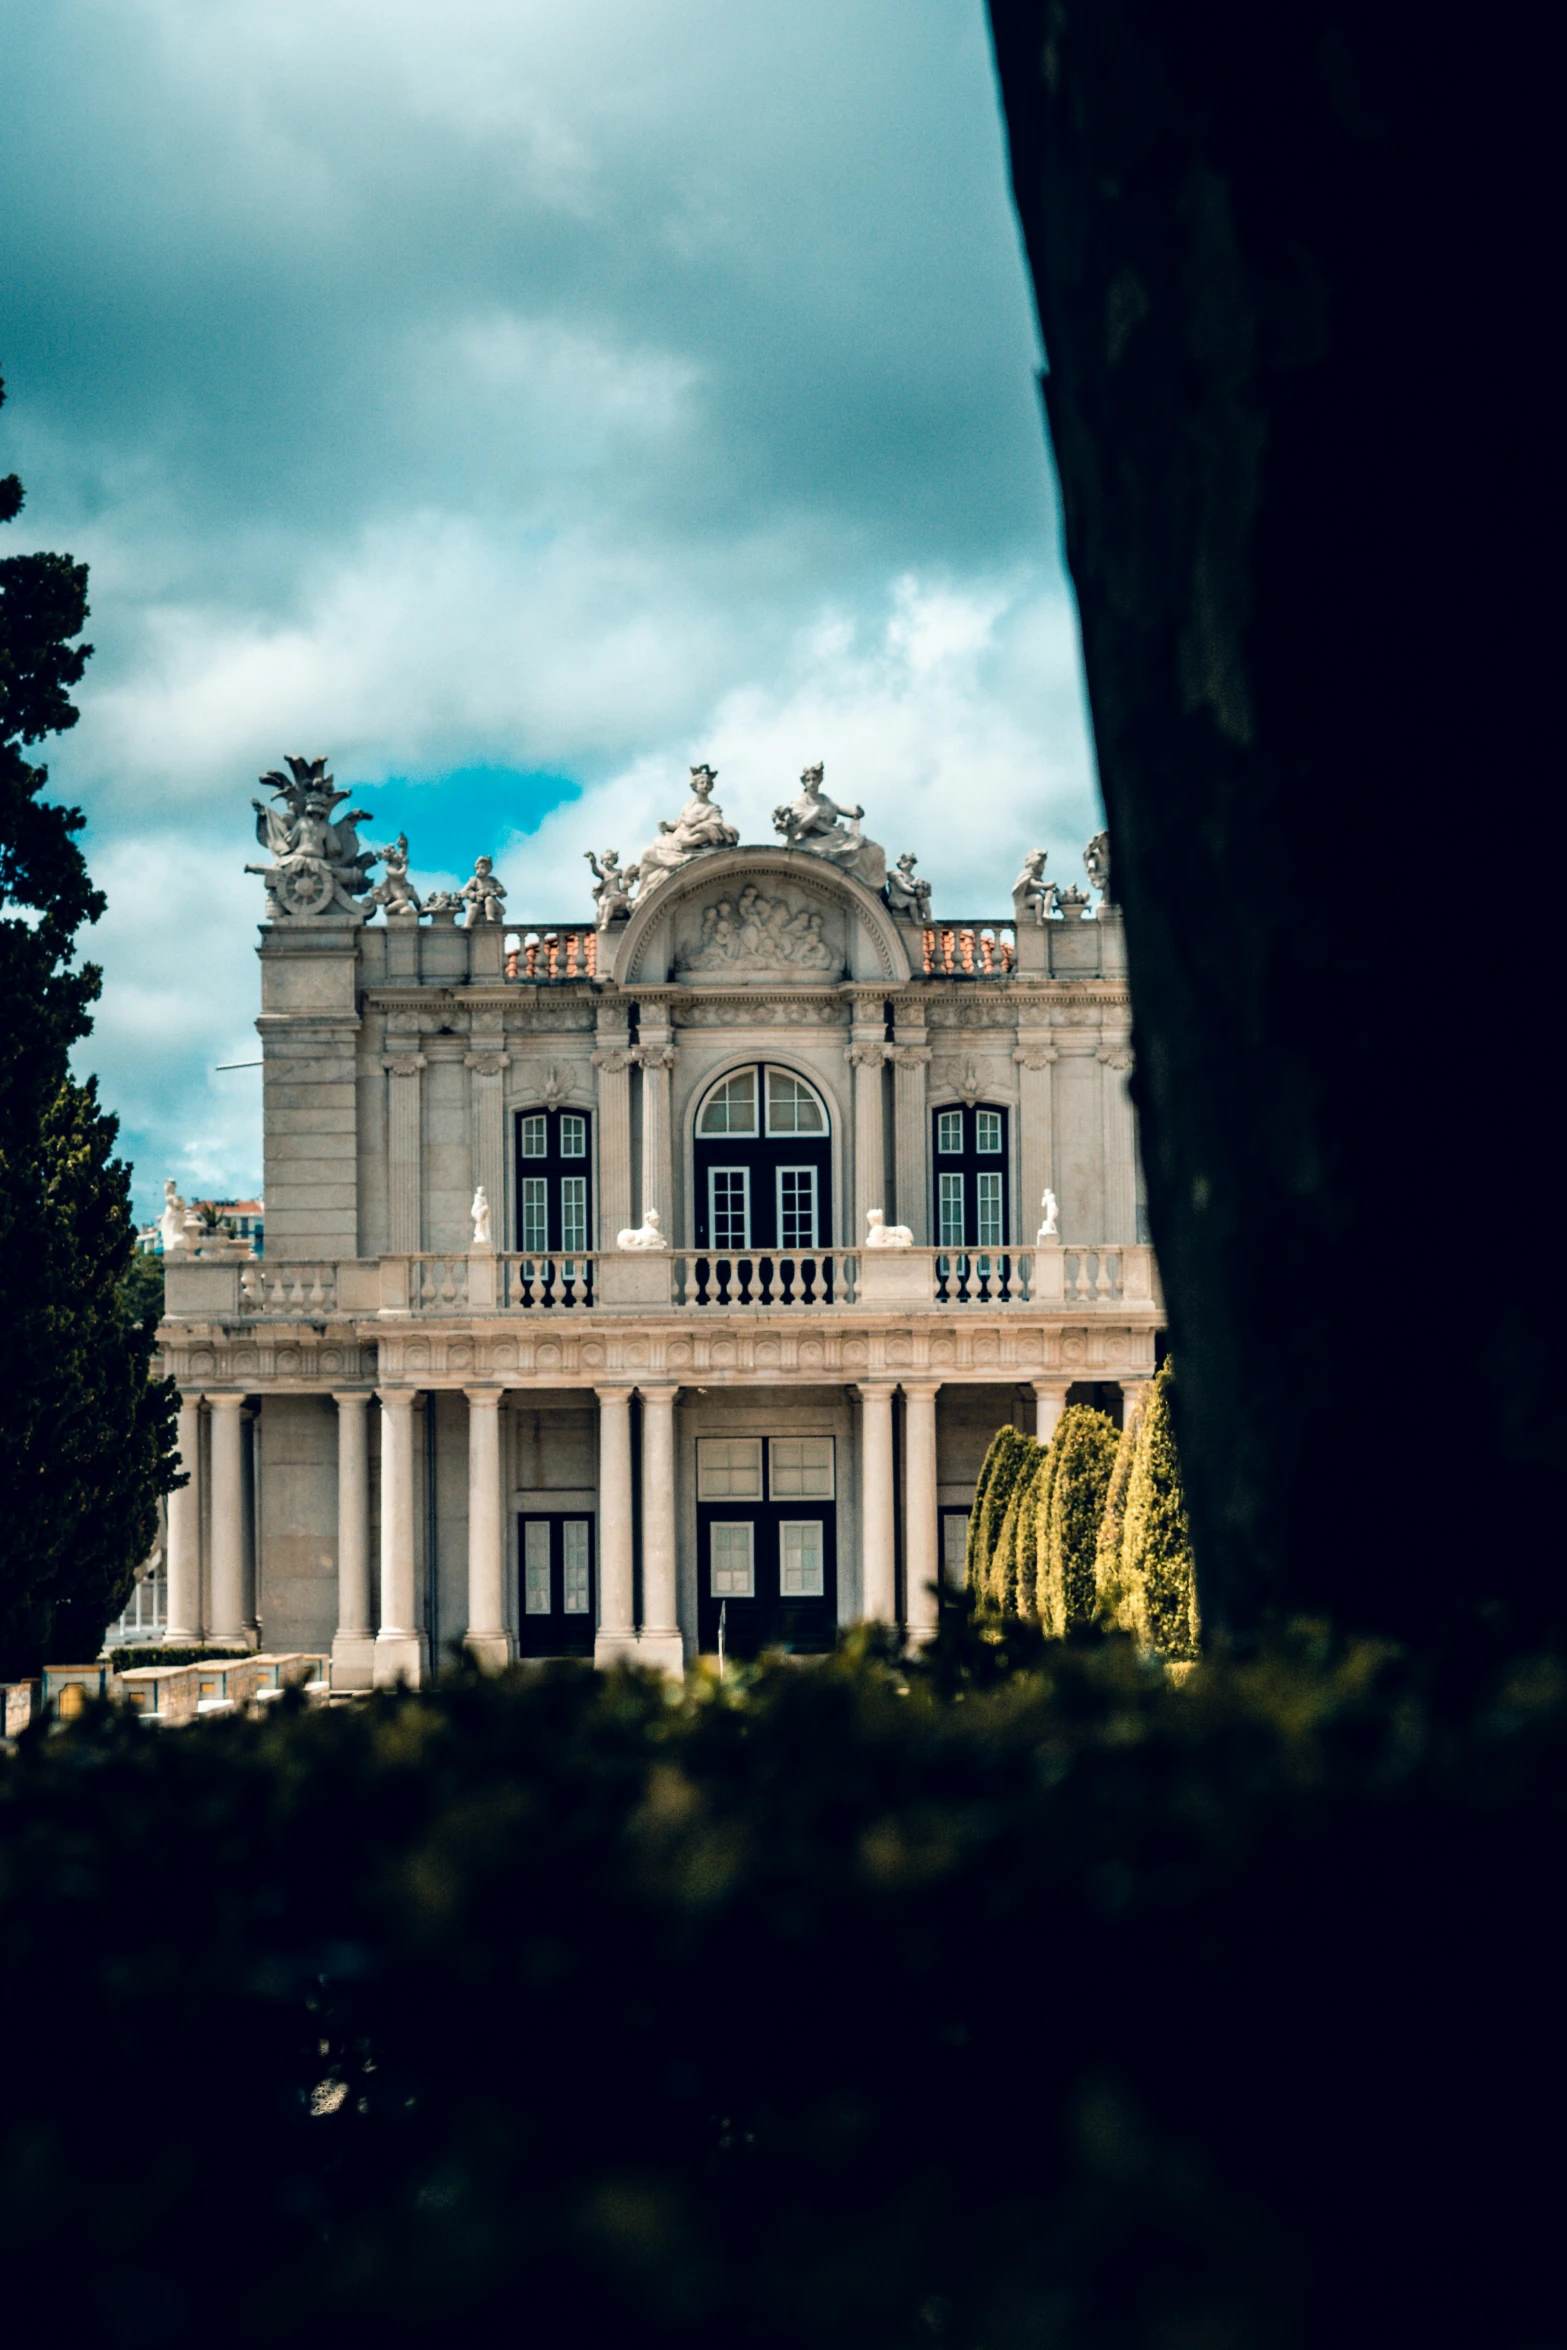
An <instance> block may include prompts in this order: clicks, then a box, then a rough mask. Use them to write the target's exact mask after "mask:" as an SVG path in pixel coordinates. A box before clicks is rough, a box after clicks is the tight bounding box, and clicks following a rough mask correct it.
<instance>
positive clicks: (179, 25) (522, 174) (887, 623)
mask: <svg viewBox="0 0 1567 2350" xmlns="http://www.w3.org/2000/svg"><path fill="white" fill-rule="evenodd" d="M0 54H3V55H4V56H5V59H6V81H7V86H8V97H7V101H6V113H7V126H6V138H5V141H4V144H3V147H0V365H3V368H4V373H5V376H6V379H7V386H8V391H9V399H8V403H7V406H6V408H5V411H4V414H3V416H0V471H10V470H12V469H15V470H16V471H18V472H20V473H21V475H22V477H23V479H24V481H25V483H26V485H27V490H28V504H27V507H26V510H25V512H24V514H23V517H22V519H21V521H20V522H19V523H17V524H16V525H14V526H12V528H11V530H10V531H8V532H7V534H6V536H7V540H8V543H9V546H10V548H13V549H20V548H21V547H23V546H33V545H41V546H54V547H61V548H68V549H69V550H70V551H71V552H72V553H74V554H75V555H76V556H77V557H78V558H83V559H85V560H87V561H88V562H89V563H90V564H91V566H92V606H93V616H92V621H91V624H90V629H89V634H90V636H91V638H92V640H93V642H94V643H95V644H96V646H97V647H98V651H97V655H96V658H95V659H94V661H93V663H92V666H91V668H90V670H89V672H88V677H87V681H86V683H85V685H84V687H83V690H82V694H81V703H82V713H83V714H82V721H81V724H80V726H79V727H78V728H77V729H76V731H75V732H74V733H73V734H72V735H70V736H68V737H66V738H65V739H64V740H63V741H62V742H60V743H59V744H57V745H54V746H51V747H50V749H49V751H48V753H47V756H48V758H49V763H50V767H51V771H52V775H53V778H54V787H55V788H56V789H58V791H59V792H60V793H61V795H62V796H65V797H68V798H71V799H73V800H76V801H78V802H79V803H80V804H81V805H82V806H84V807H85V808H86V809H87V811H88V814H89V818H90V830H89V834H88V846H89V854H90V857H91V861H92V865H93V870H94V873H95V876H96V878H97V879H98V880H99V881H100V883H101V884H102V885H103V886H104V887H105V888H106V889H107V891H108V893H109V900H110V910H109V913H108V915H107V916H106V917H105V919H104V921H103V922H102V923H101V924H100V925H99V927H98V929H97V931H96V932H95V933H93V934H92V939H91V947H90V951H91V952H92V954H93V955H94V956H95V957H96V958H97V959H98V960H100V961H101V962H102V963H103V965H104V967H105V974H106V989H105V1000H104V1003H103V1005H102V1006H101V1008H100V1013H99V1018H98V1025H97V1031H96V1034H95V1037H94V1039H93V1041H92V1045H91V1047H90V1048H89V1051H88V1053H87V1054H86V1056H85V1059H86V1061H87V1062H88V1064H89V1065H91V1066H94V1067H96V1068H97V1069H98V1070H99V1071H100V1073H101V1075H102V1078H103V1081H104V1086H105V1090H106V1093H107V1095H108V1097H109V1099H110V1101H111V1102H112V1103H113V1105H114V1106H115V1107H116V1108H117V1109H118V1110H119V1112H120V1114H121V1117H122V1119H123V1122H124V1131H125V1139H126V1145H127V1147H128V1149H129V1150H130V1152H131V1153H132V1154H133V1156H134V1158H135V1160H136V1166H137V1192H138V1200H139V1202H140V1203H141V1204H142V1205H143V1207H144V1208H145V1207H146V1206H147V1205H148V1204H149V1203H150V1201H151V1199H152V1197H153V1195H154V1194H155V1193H156V1192H158V1191H159V1190H160V1189H161V1185H162V1179H163V1177H164V1175H165V1174H166V1173H167V1174H174V1175H176V1176H177V1177H178V1178H179V1181H180V1185H181V1188H182V1189H183V1190H186V1191H196V1192H208V1191H218V1192H223V1193H235V1192H243V1191H246V1190H248V1189H250V1188H251V1187H253V1186H254V1185H255V1184H256V1182H257V1181H258V1179H259V1174H260V1135H259V1121H258V1115H257V1111H258V1104H259V1093H260V1087H259V1077H258V1075H257V1073H255V1072H254V1071H245V1070H238V1071H233V1072H229V1073H219V1072H218V1070H217V1067H216V1065H217V1064H218V1063H220V1062H225V1061H243V1060H249V1059H251V1058H253V1057H254V1055H255V1053H256V1052H257V1051H258V1050H259V1047H258V1046H257V1044H256V1041H255V1035H254V1030H253V1028H252V1026H251V1023H252V1021H253V1019H254V1016H255V1011H256V1008H257V1006H256V986H255V966H254V963H253V961H252V959H251V949H252V947H253V945H254V938H255V933H254V928H253V925H254V923H255V922H256V921H257V920H258V919H259V917H260V912H261V885H260V883H259V882H258V881H255V880H252V879H248V878H247V877H246V876H245V874H244V872H243V870H242V868H243V866H244V863H245V861H246V858H247V857H248V856H254V855H256V854H257V853H258V852H257V851H256V850H255V848H254V844H253V842H252V840H251V838H250V833H249V823H250V816H249V799H250V795H251V793H252V791H253V790H254V789H255V788H256V782H255V779H256V777H257V775H258V773H259V772H260V770H261V769H262V768H263V767H270V766H273V765H276V764H277V763H278V761H279V759H280V757H281V754H282V753H283V752H284V751H305V752H309V753H316V752H322V751H324V752H327V753H329V754H330V756H331V759H332V763H333V767H334V770H335V772H336V774H337V777H338V780H339V781H340V782H342V783H348V784H352V785H353V787H354V789H355V792H356V794H358V795H359V797H360V798H361V800H362V801H363V804H364V805H366V806H368V807H370V808H371V809H373V810H374V813H375V821H374V823H373V824H371V825H369V826H367V827H365V828H364V830H365V832H366V833H367V835H368V837H369V838H371V839H372V840H384V839H387V838H391V837H393V836H395V835H396V833H397V832H398V831H399V830H403V829H406V831H407V832H408V834H409V837H410V840H411V843H412V862H413V866H414V871H415V874H416V877H422V878H423V879H424V880H426V881H428V882H431V883H434V882H436V881H444V882H447V883H450V882H453V881H455V880H458V879H460V878H462V877H463V876H464V875H465V874H466V873H467V872H468V871H469V870H470V869H471V865H472V860H473V858H474V856H475V855H476V854H478V853H479V852H480V851H486V852H490V853H493V854H494V855H495V857H496V859H497V862H498V868H499V871H500V873H501V876H502V878H503V880H504V881H505V882H506V884H507V888H508V891H509V902H510V906H511V908H512V910H513V911H514V912H515V913H516V914H517V915H518V916H520V917H534V918H539V917H542V918H553V919H563V918H570V917H580V916H583V915H585V914H586V913H587V912H588V911H589V910H590V901H589V898H588V887H587V885H588V878H589V877H588V874H587V869H586V867H585V865H584V863H583V855H582V852H583V850H584V848H585V847H587V846H589V845H593V846H595V847H603V846H605V845H614V846H618V847H619V848H620V849H621V850H622V852H623V853H624V854H625V855H626V856H627V857H630V856H632V855H634V854H635V853H636V851H637V850H638V849H639V848H641V847H642V846H643V844H644V843H645V841H646V840H647V838H648V837H649V836H650V835H651V834H652V833H653V832H654V830H655V829H656V825H657V820H658V819H659V818H660V817H661V816H667V815H672V814H673V813H674V812H675V810H676V808H677V807H678V806H679V804H680V801H681V799H682V798H683V796H684V779H685V774H686V769H687V766H688V764H689V763H690V762H691V761H693V760H696V759H701V758H706V759H710V760H711V761H712V762H713V764H714V765H715V766H716V767H718V768H719V770H720V784H719V791H718V797H719V799H720V801H721V802H722V804H723V806H724V809H725V811H726V813H727V815H728V816H729V818H730V820H731V821H732V822H734V823H737V824H738V825H739V827H740V830H741V834H742V837H743V838H746V839H751V840H757V839H764V838H766V837H768V834H769V829H770V827H769V814H770V811H771V809H772V808H773V806H774V805H775V804H776V802H777V801H778V800H779V799H780V798H782V797H784V796H786V794H787V792H788V791H789V789H790V787H791V785H792V783H793V779H794V778H795V777H796V776H797V774H798V772H799V769H800V768H801V766H802V765H803V764H804V763H805V762H806V761H807V760H810V759H816V758H820V759H823V760H825V762H826V765H827V785H828V789H829V791H831V792H833V793H835V794H836V796H838V797H839V798H846V799H852V800H860V801H863V802H864V804H865V807H866V811H867V817H866V830H867V831H868V832H870V833H871V834H873V835H874V836H875V837H877V838H879V839H881V840H883V841H884V842H885V843H886V844H887V847H888V850H889V852H890V853H896V852H897V851H899V850H902V849H905V848H911V849H913V850H914V851H915V852H916V853H917V854H918V856H919V858H920V862H921V868H922V870H923V871H924V872H925V873H926V874H928V875H929V876H930V878H931V879H932V880H933V882H934V884H935V888H936V905H937V911H938V912H947V913H957V914H962V913H982V912H992V911H998V910H1001V909H1003V908H1005V906H1006V904H1007V895H1006V893H1007V889H1008V886H1009V884H1010V882H1011V880H1012V877H1013V874H1014V873H1015V871H1016V869H1017V866H1018V863H1019V856H1020V851H1021V850H1022V849H1023V848H1026V847H1028V846H1030V845H1031V844H1033V843H1035V842H1038V843H1040V844H1042V845H1048V847H1049V849H1050V852H1051V870H1052V871H1053V872H1055V873H1057V874H1058V875H1060V876H1061V877H1062V878H1063V879H1064V878H1066V877H1067V875H1068V874H1070V875H1071V876H1072V877H1076V876H1077V874H1078V872H1079V870H1080V868H1079V863H1078V860H1079V857H1080V853H1081V847H1082V843H1083V841H1084V839H1085V838H1086V837H1087V835H1088V833H1089V832H1090V831H1091V830H1092V829H1093V828H1094V824H1095V821H1096V819H1095V813H1094V811H1095V795H1094V785H1093V779H1092V761H1091V753H1090V749H1089V744H1088V739H1087V732H1086V726H1085V721H1084V716H1083V709H1082V697H1081V688H1080V681H1079V668H1078V657H1077V645H1076V632H1075V620H1074V616H1073V611H1072V605H1071V600H1070V595H1069V592H1068V590H1067V587H1066V583H1065V580H1064V577H1063V573H1062V569H1061V563H1060V556H1059V550H1058V526H1057V518H1056V511H1055V505H1054V492H1053V487H1052V483H1051V479H1050V475H1049V470H1048V464H1047V458H1046V454H1045V449H1044V443H1043V436H1042V432H1041V427H1040V422H1039V409H1038V402H1037V394H1036V390H1035V385H1034V372H1035V370H1036V368H1037V366H1038V350H1037V345H1036V330H1035V325H1034V320H1033V316H1032V311H1031V307H1030V300H1029V293H1028V287H1027V282H1026V278H1025V275H1024V271H1023V266H1022V262H1021V259H1020V254H1019V248H1018V239H1017V233H1016V229H1015V226H1014V222H1013V218H1012V214H1011V211H1010V208H1009V203H1008V197H1007V191H1006V183H1005V166H1004V150H1003V142H1002V134H1001V128H1000V123H999V119H998V115H997V109H996V101H995V92H994V85H993V81H992V75H991V67H990V59H989V54H988V50H987V46H986V35H985V27H984V18H983V10H982V6H981V0H791V5H790V6H789V7H787V8H777V7H767V8H764V7H760V6H755V5H745V4H742V5H736V4H735V0H50V4H49V6H48V7H44V8H41V7H39V6H37V5H36V0H0Z"/></svg>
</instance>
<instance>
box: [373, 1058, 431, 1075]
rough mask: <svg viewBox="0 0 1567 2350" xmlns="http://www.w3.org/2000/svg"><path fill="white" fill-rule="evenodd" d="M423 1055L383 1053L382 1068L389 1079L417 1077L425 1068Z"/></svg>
mask: <svg viewBox="0 0 1567 2350" xmlns="http://www.w3.org/2000/svg"><path fill="white" fill-rule="evenodd" d="M424 1065H425V1063H424V1055H423V1053H383V1054H382V1056H381V1066H382V1068H383V1069H384V1070H385V1071H386V1073H387V1075H388V1077H417V1076H418V1074H419V1072H420V1070H421V1069H422V1068H423V1067H424Z"/></svg>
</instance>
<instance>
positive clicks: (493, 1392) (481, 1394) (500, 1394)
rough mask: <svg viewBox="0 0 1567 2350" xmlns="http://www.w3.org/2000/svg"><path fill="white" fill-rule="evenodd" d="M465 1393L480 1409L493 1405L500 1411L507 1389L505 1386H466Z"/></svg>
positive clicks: (470, 1401) (471, 1402)
mask: <svg viewBox="0 0 1567 2350" xmlns="http://www.w3.org/2000/svg"><path fill="white" fill-rule="evenodd" d="M463 1393H464V1395H465V1396H466V1397H467V1398H468V1401H469V1403H470V1404H476V1405H477V1406H478V1408H479V1410H480V1411H485V1410H488V1409H490V1408H491V1407H493V1408H494V1409H495V1410H496V1411H499V1410H500V1407H501V1402H502V1400H503V1398H504V1396H505V1393H506V1390H505V1388H504V1387H465V1388H464V1389H463Z"/></svg>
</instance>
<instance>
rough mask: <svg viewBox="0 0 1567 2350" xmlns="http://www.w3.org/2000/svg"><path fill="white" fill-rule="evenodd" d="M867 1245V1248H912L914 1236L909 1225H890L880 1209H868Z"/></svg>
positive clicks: (866, 1217) (866, 1216)
mask: <svg viewBox="0 0 1567 2350" xmlns="http://www.w3.org/2000/svg"><path fill="white" fill-rule="evenodd" d="M865 1222H866V1226H867V1230H866V1234H865V1245H866V1247H867V1248H912V1247H913V1246H914V1234H913V1233H912V1231H911V1230H910V1229H909V1227H908V1225H907V1224H889V1223H888V1221H887V1219H886V1217H885V1215H884V1214H883V1213H882V1211H881V1209H880V1208H867V1209H866V1211H865Z"/></svg>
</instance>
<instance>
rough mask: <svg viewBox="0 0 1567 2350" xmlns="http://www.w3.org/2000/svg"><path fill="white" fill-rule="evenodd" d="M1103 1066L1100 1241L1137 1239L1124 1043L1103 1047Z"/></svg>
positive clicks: (1128, 1062) (1128, 1053) (1133, 1134)
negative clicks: (1103, 1210) (1101, 1213)
mask: <svg viewBox="0 0 1567 2350" xmlns="http://www.w3.org/2000/svg"><path fill="white" fill-rule="evenodd" d="M1099 1058H1100V1060H1101V1061H1102V1062H1103V1064H1104V1085H1103V1090H1104V1136H1105V1141H1104V1151H1105V1228H1104V1230H1103V1232H1102V1233H1101V1234H1100V1235H1099V1237H1100V1239H1101V1240H1110V1241H1133V1240H1135V1239H1136V1238H1137V1123H1136V1119H1135V1117H1134V1115H1133V1111H1132V1097H1131V1094H1130V1093H1129V1092H1128V1090H1127V1078H1128V1077H1129V1076H1130V1074H1131V1068H1132V1048H1131V1046H1130V1045H1129V1044H1126V1043H1125V1042H1121V1043H1117V1044H1102V1045H1101V1046H1100V1048H1099Z"/></svg>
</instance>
